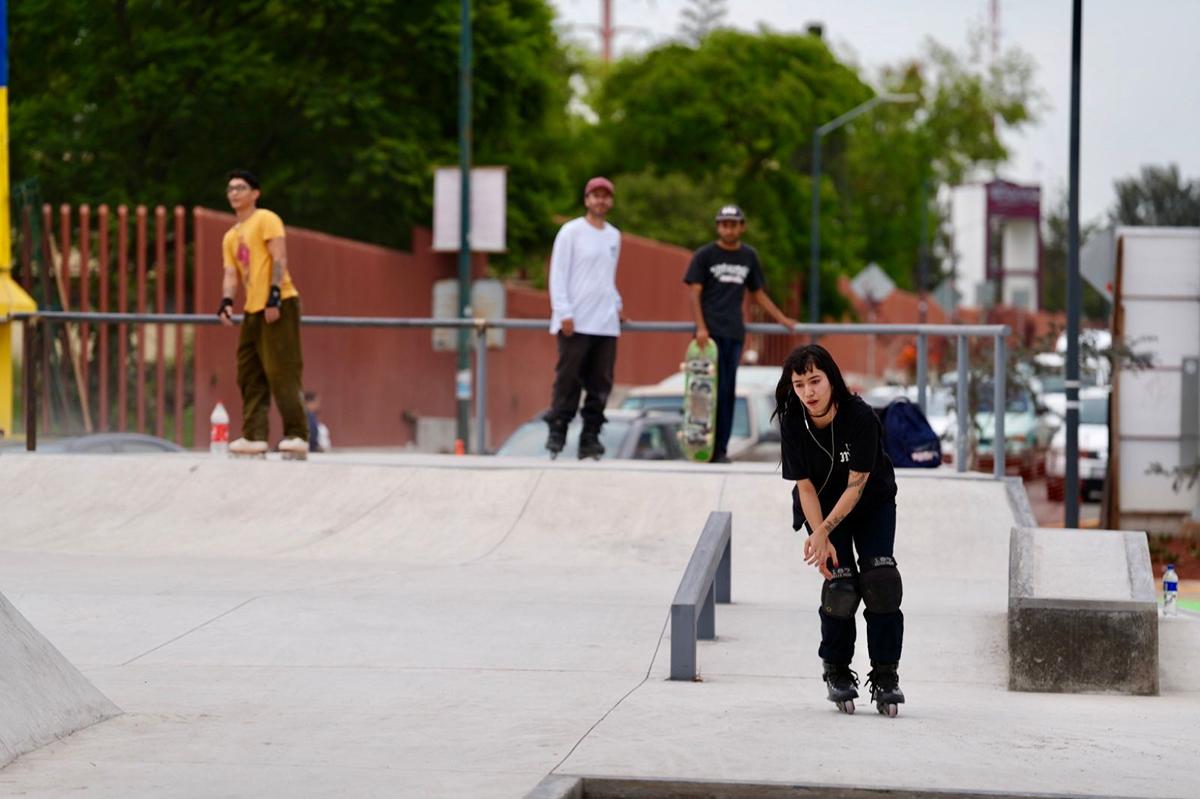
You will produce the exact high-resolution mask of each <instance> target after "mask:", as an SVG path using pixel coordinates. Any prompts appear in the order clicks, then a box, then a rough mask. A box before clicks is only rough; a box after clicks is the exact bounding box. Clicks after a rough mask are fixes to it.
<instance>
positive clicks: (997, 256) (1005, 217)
mask: <svg viewBox="0 0 1200 799" xmlns="http://www.w3.org/2000/svg"><path fill="white" fill-rule="evenodd" d="M1041 194H1042V191H1041V188H1040V187H1038V186H1021V185H1018V184H1016V183H1009V182H1007V181H1003V180H992V181H989V182H979V183H967V184H964V185H962V186H955V187H953V188H952V189H951V190H950V234H951V236H950V239H951V241H952V243H953V244H952V246H953V248H954V252H953V253H952V255H951V258H950V261H951V263H952V264H953V269H954V288H955V291H956V292H957V295H958V300H959V304H960V305H968V306H977V307H983V308H986V307H990V306H992V305H996V304H997V303H998V302H999V303H1001V304H1004V305H1008V306H1011V307H1014V308H1024V309H1026V310H1029V311H1036V310H1038V308H1040V306H1041V285H1042V233H1041V222H1042V216H1041Z"/></svg>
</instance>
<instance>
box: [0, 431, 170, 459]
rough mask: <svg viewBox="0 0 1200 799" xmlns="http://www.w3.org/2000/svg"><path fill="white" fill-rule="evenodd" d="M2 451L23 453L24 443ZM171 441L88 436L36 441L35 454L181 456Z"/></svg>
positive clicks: (118, 435) (8, 444)
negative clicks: (177, 454)
mask: <svg viewBox="0 0 1200 799" xmlns="http://www.w3.org/2000/svg"><path fill="white" fill-rule="evenodd" d="M4 448H5V450H7V451H10V452H11V451H17V452H25V451H26V450H25V442H24V441H22V440H20V439H14V440H12V441H10V442H6V443H5V447H4ZM185 451H186V450H184V448H183V447H181V446H179V445H178V444H176V443H175V442H174V441H168V440H167V439H165V438H159V437H158V436H148V435H144V434H142V433H91V434H89V435H84V436H75V437H72V438H56V439H47V440H44V441H38V444H37V452H43V453H54V454H64V453H65V454H69V455H113V454H122V455H132V454H137V453H140V454H147V453H152V452H185Z"/></svg>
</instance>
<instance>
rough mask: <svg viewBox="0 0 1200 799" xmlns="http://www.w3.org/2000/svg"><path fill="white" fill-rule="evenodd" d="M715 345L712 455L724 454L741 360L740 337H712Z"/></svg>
mask: <svg viewBox="0 0 1200 799" xmlns="http://www.w3.org/2000/svg"><path fill="white" fill-rule="evenodd" d="M713 341H714V342H716V345H717V431H716V439H715V440H714V443H713V457H714V458H717V457H720V456H722V455H724V454H725V453H726V452H727V451H728V447H729V435H730V434H731V433H732V432H733V405H734V403H735V402H736V401H737V369H738V364H739V363H740V362H741V360H742V345H743V344H744V343H745V342H743V341H742V339H740V338H717V337H716V336H714V337H713Z"/></svg>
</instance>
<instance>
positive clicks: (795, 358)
mask: <svg viewBox="0 0 1200 799" xmlns="http://www.w3.org/2000/svg"><path fill="white" fill-rule="evenodd" d="M813 369H820V370H821V371H822V372H824V373H825V376H826V377H827V378H829V386H830V388H831V389H833V401H834V402H835V403H837V404H839V405H840V404H842V403H843V402H845V401H847V400H849V399H850V398H851V397H852V396H853V395H852V394H851V393H850V389H848V388H846V380H845V379H844V378H843V377H842V370H841V369H839V368H838V365H837V362H836V361H835V360H833V356H832V355H830V354H829V350H827V349H825V348H824V347H822V346H821V345H820V344H805V345H804V346H802V347H797V348H796V349H794V350H792V353H791V355H789V356H787V360H785V361H784V362H783V374H782V375H780V376H779V385H777V386H776V387H775V413H773V414H771V418H772V419H774V418H775V417H779V420H780V422H782V421H783V418H784V416H786V415H788V414H793V413H798V412H799V413H808V410H807V409H805V407H804V406H803V405H802V404H800V399H799V397H797V396H796V392H795V391H794V390H793V389H792V374H793V373H795V374H804V373H805V372H811V371H812V370H813Z"/></svg>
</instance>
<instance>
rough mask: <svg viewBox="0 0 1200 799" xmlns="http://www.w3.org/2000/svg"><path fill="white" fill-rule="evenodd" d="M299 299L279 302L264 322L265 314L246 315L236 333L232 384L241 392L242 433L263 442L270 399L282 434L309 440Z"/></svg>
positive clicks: (265, 437)
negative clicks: (273, 314) (234, 380)
mask: <svg viewBox="0 0 1200 799" xmlns="http://www.w3.org/2000/svg"><path fill="white" fill-rule="evenodd" d="M303 372H304V358H303V356H302V355H301V352H300V299H299V298H298V297H292V298H290V299H286V300H284V301H283V302H281V303H280V304H279V318H278V319H276V320H275V321H274V322H272V323H271V324H267V320H266V318H265V312H264V311H259V312H258V313H248V314H246V316H245V318H243V319H242V330H241V335H240V336H239V337H238V349H237V382H238V388H239V389H241V391H242V436H244V437H245V438H247V439H249V440H251V441H266V440H267V412H268V411H269V410H270V408H271V397H274V398H275V406H276V407H277V408H279V415H280V416H282V417H283V437H284V438H292V437H295V438H299V439H303V440H305V441H307V440H308V419H307V416H306V414H305V410H304V396H303V389H302V388H301V379H302V377H303Z"/></svg>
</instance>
